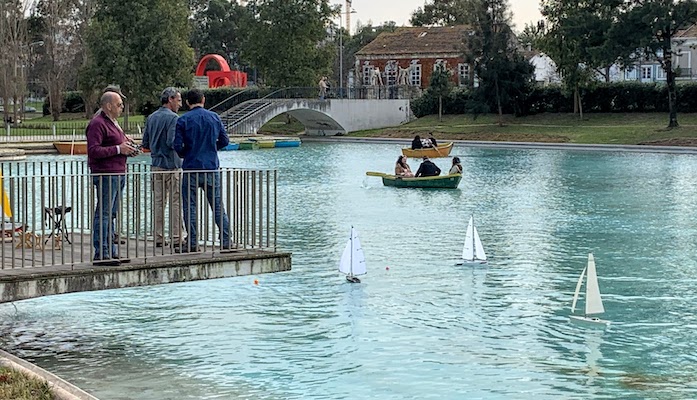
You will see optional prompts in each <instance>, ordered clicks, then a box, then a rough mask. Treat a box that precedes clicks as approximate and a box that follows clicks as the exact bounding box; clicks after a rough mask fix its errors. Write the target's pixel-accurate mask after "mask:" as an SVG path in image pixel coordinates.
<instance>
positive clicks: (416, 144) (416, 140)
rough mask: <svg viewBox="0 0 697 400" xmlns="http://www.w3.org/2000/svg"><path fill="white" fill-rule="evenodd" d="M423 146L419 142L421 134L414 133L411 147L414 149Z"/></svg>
mask: <svg viewBox="0 0 697 400" xmlns="http://www.w3.org/2000/svg"><path fill="white" fill-rule="evenodd" d="M423 147H424V145H423V144H421V136H419V135H416V136H414V140H412V141H411V149H412V150H416V149H422V148H423Z"/></svg>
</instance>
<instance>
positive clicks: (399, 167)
mask: <svg viewBox="0 0 697 400" xmlns="http://www.w3.org/2000/svg"><path fill="white" fill-rule="evenodd" d="M394 174H395V176H402V177H405V178H411V177H413V176H414V173H413V172H411V168H409V164H407V157H405V156H399V158H398V159H397V163H396V164H395V166H394Z"/></svg>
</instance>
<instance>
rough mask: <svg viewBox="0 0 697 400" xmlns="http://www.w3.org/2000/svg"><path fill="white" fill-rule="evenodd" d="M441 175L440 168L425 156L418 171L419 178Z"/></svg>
mask: <svg viewBox="0 0 697 400" xmlns="http://www.w3.org/2000/svg"><path fill="white" fill-rule="evenodd" d="M438 175H440V168H438V166H437V165H436V164H434V163H433V162H431V160H429V159H428V157H426V156H424V158H423V162H422V163H421V165H419V169H418V171H416V175H414V176H416V177H417V178H419V177H426V176H438Z"/></svg>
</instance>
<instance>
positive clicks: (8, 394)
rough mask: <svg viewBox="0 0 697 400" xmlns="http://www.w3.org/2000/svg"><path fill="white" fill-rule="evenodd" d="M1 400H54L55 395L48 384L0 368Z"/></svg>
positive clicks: (8, 369)
mask: <svg viewBox="0 0 697 400" xmlns="http://www.w3.org/2000/svg"><path fill="white" fill-rule="evenodd" d="M0 399H12V400H52V399H53V394H52V393H51V389H50V388H49V386H48V384H47V383H46V382H43V381H39V380H36V379H31V378H29V377H27V376H26V375H24V374H22V373H20V372H17V371H15V370H13V369H10V368H6V367H0Z"/></svg>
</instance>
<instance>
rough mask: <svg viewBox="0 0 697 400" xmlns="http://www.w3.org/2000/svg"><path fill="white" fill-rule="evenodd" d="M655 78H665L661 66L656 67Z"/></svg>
mask: <svg viewBox="0 0 697 400" xmlns="http://www.w3.org/2000/svg"><path fill="white" fill-rule="evenodd" d="M656 79H661V80H664V79H666V72H665V71H664V70H663V68H656Z"/></svg>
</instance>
